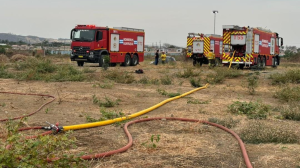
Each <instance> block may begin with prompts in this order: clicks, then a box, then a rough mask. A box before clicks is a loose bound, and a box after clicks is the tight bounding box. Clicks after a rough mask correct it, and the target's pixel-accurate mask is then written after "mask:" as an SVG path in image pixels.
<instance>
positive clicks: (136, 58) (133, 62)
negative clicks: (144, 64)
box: [130, 54, 139, 66]
mask: <svg viewBox="0 0 300 168" xmlns="http://www.w3.org/2000/svg"><path fill="white" fill-rule="evenodd" d="M138 63H139V58H138V56H137V55H136V54H134V55H133V57H132V58H131V61H130V65H131V66H136V65H137V64H138Z"/></svg>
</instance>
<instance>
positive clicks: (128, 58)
mask: <svg viewBox="0 0 300 168" xmlns="http://www.w3.org/2000/svg"><path fill="white" fill-rule="evenodd" d="M130 60H131V58H130V55H129V54H126V55H125V60H124V63H123V65H124V66H129V65H130Z"/></svg>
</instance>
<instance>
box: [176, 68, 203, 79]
mask: <svg viewBox="0 0 300 168" xmlns="http://www.w3.org/2000/svg"><path fill="white" fill-rule="evenodd" d="M199 75H200V72H194V70H193V69H192V68H187V69H186V70H184V71H183V73H181V72H179V73H177V74H176V76H177V77H179V78H189V77H195V76H199Z"/></svg>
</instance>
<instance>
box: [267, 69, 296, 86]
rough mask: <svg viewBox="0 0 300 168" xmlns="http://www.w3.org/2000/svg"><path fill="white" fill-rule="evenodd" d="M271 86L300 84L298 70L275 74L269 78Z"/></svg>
mask: <svg viewBox="0 0 300 168" xmlns="http://www.w3.org/2000/svg"><path fill="white" fill-rule="evenodd" d="M270 78H271V79H272V84H286V83H300V69H296V70H289V71H287V72H286V73H283V74H280V73H275V74H272V75H271V76H270Z"/></svg>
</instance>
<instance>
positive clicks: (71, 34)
mask: <svg viewBox="0 0 300 168" xmlns="http://www.w3.org/2000/svg"><path fill="white" fill-rule="evenodd" d="M73 32H74V29H72V30H71V34H70V39H71V40H72V35H73Z"/></svg>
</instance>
